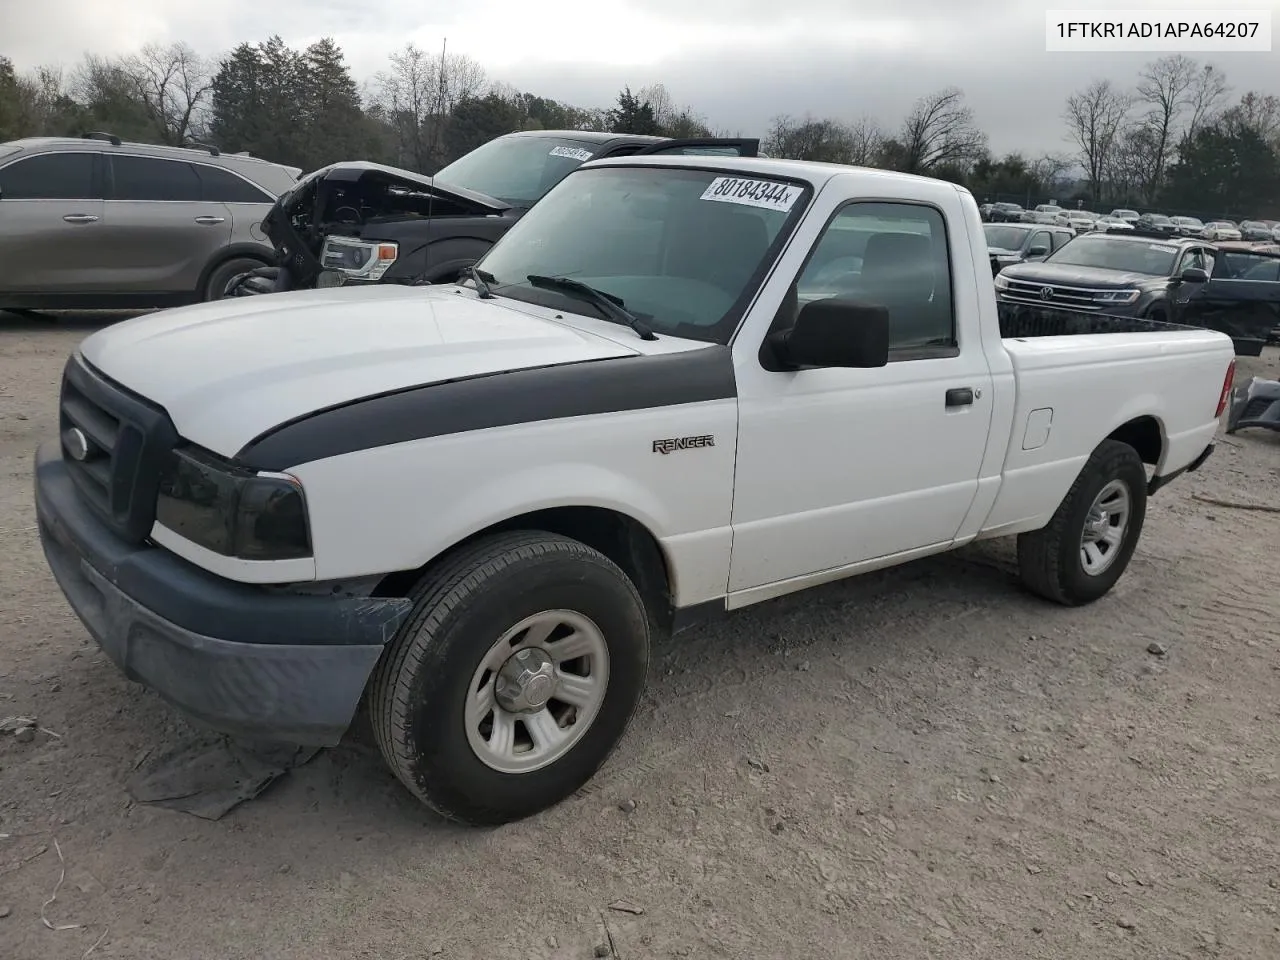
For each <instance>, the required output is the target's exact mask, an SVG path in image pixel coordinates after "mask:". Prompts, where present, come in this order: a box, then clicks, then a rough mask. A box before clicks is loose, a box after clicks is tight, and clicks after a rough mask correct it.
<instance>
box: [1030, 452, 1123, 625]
mask: <svg viewBox="0 0 1280 960" xmlns="http://www.w3.org/2000/svg"><path fill="white" fill-rule="evenodd" d="M1146 515H1147V473H1146V470H1145V469H1143V466H1142V460H1141V458H1139V456H1138V453H1137V451H1136V450H1134V449H1133V447H1131V446H1129V445H1128V444H1126V443H1120V442H1119V441H1116V440H1104V441H1103V442H1102V443H1101V444H1099V445H1098V447H1097V449H1095V450H1094V451H1093V454H1092V455H1091V456H1090V457H1089V460H1088V462H1087V463H1085V465H1084V469H1083V470H1081V471H1080V475H1079V476H1078V477H1076V480H1075V483H1073V484H1072V485H1071V489H1070V490H1069V491H1068V492H1067V495H1066V497H1064V498H1063V500H1062V503H1061V504H1059V505H1058V509H1057V511H1056V512H1055V513H1054V515H1053V519H1051V520H1050V521H1049V524H1048V526H1046V527H1044V528H1043V529H1041V530H1035V531H1032V532H1030V533H1024V534H1021V535H1020V536H1019V537H1018V568H1019V572H1020V573H1021V575H1022V582H1023V583H1024V584H1025V585H1026V587H1027V588H1028V589H1029V590H1031V592H1032V593H1036V594H1038V595H1040V596H1042V597H1044V598H1045V599H1047V600H1052V601H1054V602H1055V603H1061V604H1064V605H1066V606H1079V605H1081V604H1086V603H1092V602H1093V601H1095V600H1097V599H1098V598H1100V597H1102V596H1104V595H1105V594H1106V593H1107V592H1108V591H1109V590H1110V589H1111V588H1112V587H1113V586H1115V584H1116V581H1117V580H1119V579H1120V576H1121V575H1122V574H1123V573H1124V571H1125V568H1126V567H1128V565H1129V560H1130V558H1131V557H1132V556H1133V551H1134V549H1135V548H1136V547H1137V545H1138V538H1139V536H1140V535H1141V534H1142V524H1143V521H1144V520H1145V519H1146Z"/></svg>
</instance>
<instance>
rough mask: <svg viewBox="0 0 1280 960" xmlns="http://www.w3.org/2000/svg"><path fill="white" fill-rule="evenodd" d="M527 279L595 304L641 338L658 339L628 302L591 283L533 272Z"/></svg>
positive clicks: (537, 284) (546, 288)
mask: <svg viewBox="0 0 1280 960" xmlns="http://www.w3.org/2000/svg"><path fill="white" fill-rule="evenodd" d="M526 279H527V280H528V281H529V282H530V283H531V284H533V285H534V286H535V287H542V288H543V289H545V290H558V291H560V292H561V293H567V294H569V295H570V296H572V297H576V298H577V299H579V300H585V301H586V302H587V303H591V304H594V305H595V306H597V307H599V308H600V312H601V313H603V314H604V315H605V316H607V317H608V318H609V319H610V320H612V321H614V322H615V323H625V324H626V325H627V326H629V327H630V328H631V329H632V330H634V331H635V332H636V333H638V334H639V335H640V339H641V340H657V339H658V337H657V335H656V334H655V333H654V332H653V331H652V330H650V329H649V325H648V324H647V323H645V322H644V321H643V320H641V319H640V318H639V317H637V316H636V315H635V314H634V313H632V312H631V311H630V310H628V309H627V307H626V304H625V303H624V302H623V301H622V300H621V299H620V298H619V297H615V296H614V295H613V294H611V293H605V292H604V291H603V290H597V289H596V288H595V287H593V286H591V285H590V284H586V283H583V282H582V281H581V280H574V279H572V278H570V277H544V276H542V275H541V274H537V273H531V274H529V276H528V277H526Z"/></svg>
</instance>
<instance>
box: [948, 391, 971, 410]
mask: <svg viewBox="0 0 1280 960" xmlns="http://www.w3.org/2000/svg"><path fill="white" fill-rule="evenodd" d="M971 403H973V388H972V387H952V388H951V389H950V390H948V391H947V406H948V407H967V406H969V404H971Z"/></svg>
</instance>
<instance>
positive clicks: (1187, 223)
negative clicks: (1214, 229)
mask: <svg viewBox="0 0 1280 960" xmlns="http://www.w3.org/2000/svg"><path fill="white" fill-rule="evenodd" d="M1170 219H1171V220H1173V222H1174V223H1176V224H1178V225H1179V226H1182V227H1203V226H1204V224H1203V223H1201V222H1200V221H1199V220H1197V219H1196V218H1195V217H1171V218H1170Z"/></svg>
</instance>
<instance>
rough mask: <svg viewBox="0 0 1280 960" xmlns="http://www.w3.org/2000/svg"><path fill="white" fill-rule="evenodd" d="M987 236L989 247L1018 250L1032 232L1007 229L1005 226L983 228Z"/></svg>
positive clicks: (1014, 228) (1025, 229)
mask: <svg viewBox="0 0 1280 960" xmlns="http://www.w3.org/2000/svg"><path fill="white" fill-rule="evenodd" d="M983 229H984V230H985V231H986V234H987V246H988V247H997V248H999V249H1001V250H1018V249H1020V248H1021V247H1022V241H1023V240H1025V239H1026V238H1027V234H1028V233H1030V232H1031V230H1030V229H1029V228H1025V227H1006V226H1003V225H992V226H988V227H984V228H983Z"/></svg>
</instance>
